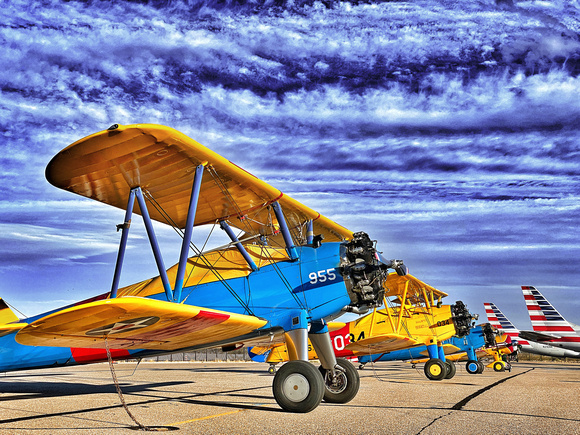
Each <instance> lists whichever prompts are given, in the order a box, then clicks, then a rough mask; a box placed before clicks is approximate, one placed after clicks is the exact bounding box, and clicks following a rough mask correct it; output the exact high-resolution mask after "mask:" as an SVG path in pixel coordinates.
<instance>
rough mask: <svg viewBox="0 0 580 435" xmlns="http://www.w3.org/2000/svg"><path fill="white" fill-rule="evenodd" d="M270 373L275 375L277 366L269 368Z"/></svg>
mask: <svg viewBox="0 0 580 435" xmlns="http://www.w3.org/2000/svg"><path fill="white" fill-rule="evenodd" d="M268 373H270V374H271V375H273V374H274V373H276V366H275V365H270V367H268Z"/></svg>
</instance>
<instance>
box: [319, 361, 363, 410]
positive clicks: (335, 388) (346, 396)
mask: <svg viewBox="0 0 580 435" xmlns="http://www.w3.org/2000/svg"><path fill="white" fill-rule="evenodd" d="M336 363H337V364H338V365H339V366H340V367H341V368H342V369H343V370H335V372H336V377H335V378H334V379H332V375H331V373H330V370H326V369H324V368H323V367H322V366H320V367H318V369H319V370H320V373H322V378H323V379H324V385H325V387H326V388H325V389H324V401H325V402H328V403H347V402H350V401H351V400H352V399H354V397H355V396H356V393H358V389H359V387H360V377H359V375H358V372H357V371H356V369H355V368H354V366H353V365H352V364H351V363H350V362H349V361H347V360H345V359H344V358H337V359H336Z"/></svg>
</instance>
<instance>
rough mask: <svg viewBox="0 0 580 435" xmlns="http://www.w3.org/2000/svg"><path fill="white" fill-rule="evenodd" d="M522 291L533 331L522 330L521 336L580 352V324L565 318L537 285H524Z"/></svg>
mask: <svg viewBox="0 0 580 435" xmlns="http://www.w3.org/2000/svg"><path fill="white" fill-rule="evenodd" d="M522 292H523V293H524V299H525V301H526V307H527V309H528V314H529V316H530V320H531V321H532V328H533V331H520V337H521V338H524V339H526V340H533V341H535V342H538V343H542V344H549V345H550V346H554V347H560V348H562V349H568V350H572V351H575V352H577V353H578V352H580V326H578V325H575V324H573V323H571V322H568V321H567V320H566V319H564V316H562V315H561V314H560V313H559V312H558V310H556V308H554V306H553V305H552V304H550V302H548V300H547V299H546V298H545V297H544V295H542V293H540V292H539V291H538V290H536V288H535V287H532V286H526V285H523V286H522Z"/></svg>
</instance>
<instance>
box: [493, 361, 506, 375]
mask: <svg viewBox="0 0 580 435" xmlns="http://www.w3.org/2000/svg"><path fill="white" fill-rule="evenodd" d="M493 371H494V372H504V371H505V366H504V365H503V364H502V363H501V361H496V362H494V363H493Z"/></svg>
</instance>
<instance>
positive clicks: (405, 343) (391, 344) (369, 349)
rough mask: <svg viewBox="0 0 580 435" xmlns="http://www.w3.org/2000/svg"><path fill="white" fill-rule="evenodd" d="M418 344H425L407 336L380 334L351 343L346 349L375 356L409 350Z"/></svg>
mask: <svg viewBox="0 0 580 435" xmlns="http://www.w3.org/2000/svg"><path fill="white" fill-rule="evenodd" d="M418 344H423V343H422V342H420V341H417V340H415V339H413V338H411V337H407V336H405V335H400V334H380V335H375V336H373V337H370V338H365V339H362V340H359V341H355V342H354V343H350V344H348V345H347V346H346V349H348V350H350V351H352V352H354V353H365V354H368V353H371V354H373V353H382V352H391V351H393V350H400V349H407V348H409V347H413V346H416V345H418Z"/></svg>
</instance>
